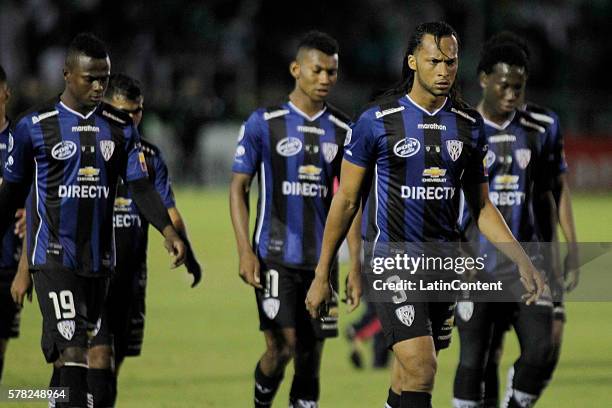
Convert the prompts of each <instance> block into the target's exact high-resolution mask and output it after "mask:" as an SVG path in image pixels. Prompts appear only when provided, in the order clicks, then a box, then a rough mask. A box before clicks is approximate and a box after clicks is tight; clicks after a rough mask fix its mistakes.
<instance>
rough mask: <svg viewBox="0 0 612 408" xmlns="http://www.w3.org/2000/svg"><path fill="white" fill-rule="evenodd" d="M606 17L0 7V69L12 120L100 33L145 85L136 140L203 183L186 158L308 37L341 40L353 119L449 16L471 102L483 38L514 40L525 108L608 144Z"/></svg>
mask: <svg viewBox="0 0 612 408" xmlns="http://www.w3.org/2000/svg"><path fill="white" fill-rule="evenodd" d="M610 17H612V3H610V2H607V1H605V0H598V1H597V0H595V1H593V0H588V1H587V0H573V1H563V0H544V1H537V2H524V1H520V0H495V1H486V0H477V1H468V0H459V1H448V2H447V1H439V2H435V1H423V2H418V1H417V2H414V1H407V0H403V1H402V0H369V1H365V0H363V1H362V0H359V1H346V0H339V1H333V2H331V1H327V2H324V1H311V2H304V3H295V2H287V1H279V0H205V1H187V0H150V1H143V0H135V1H129V2H125V1H119V0H0V63H1V64H2V65H3V66H4V68H5V69H6V71H7V73H8V75H9V82H10V84H11V86H12V88H13V95H14V97H13V101H12V103H11V106H10V108H9V111H10V112H11V113H12V114H13V116H14V115H16V114H17V113H18V112H20V111H22V110H24V109H27V108H28V107H29V106H31V105H33V104H34V103H36V102H37V101H39V100H41V98H46V97H49V96H52V95H54V94H56V93H58V92H59V91H60V90H61V89H62V87H63V79H62V75H61V74H62V71H61V68H62V65H63V58H64V52H65V49H66V46H67V45H68V44H69V42H70V40H71V39H72V37H73V36H74V35H75V34H76V33H78V32H80V31H92V32H94V33H95V34H97V35H98V36H99V37H100V38H102V39H103V40H104V41H106V42H107V44H108V45H109V48H110V51H111V60H112V70H113V71H114V72H120V71H122V72H126V73H128V74H130V75H132V76H134V77H136V78H139V79H140V80H141V81H142V83H143V85H144V86H143V88H144V92H145V121H144V124H143V126H144V129H145V130H144V133H145V134H150V135H152V136H153V137H156V138H165V139H168V140H169V141H168V144H167V145H169V146H172V147H173V152H174V153H175V154H171V155H170V158H169V162H170V165H171V167H176V168H177V170H176V172H175V173H176V178H178V179H179V180H181V181H185V182H194V183H199V182H202V181H203V179H202V178H201V177H199V176H197V175H198V174H201V171H200V170H201V165H202V164H201V163H200V160H199V159H198V157H199V156H198V155H197V154H194V152H195V151H197V150H198V148H199V146H200V144H201V141H200V139H201V138H202V137H203V136H202V135H205V134H207V132H206V129H207V127H210V126H211V125H212V124H216V123H219V122H239V121H241V120H243V119H244V118H245V117H246V116H247V115H248V113H249V112H250V111H251V110H253V109H254V108H255V107H257V106H258V105H265V104H271V103H275V102H277V101H279V99H282V98H283V97H284V96H285V95H286V94H287V93H288V91H289V90H290V88H291V86H292V81H291V78H290V77H289V74H288V63H289V61H290V59H291V57H292V56H293V53H294V48H295V44H296V42H297V39H298V37H299V36H300V34H302V33H303V32H305V31H307V30H309V29H312V28H317V29H320V30H323V31H327V32H328V33H330V34H331V35H332V36H334V37H336V38H337V40H338V41H339V43H340V46H341V55H340V77H339V83H338V85H337V87H336V90H335V92H334V95H333V98H332V101H334V102H336V104H337V105H338V106H340V107H341V108H343V109H344V110H346V111H347V112H348V113H352V114H354V113H356V112H357V111H358V110H359V108H360V106H362V105H363V104H365V103H366V102H367V101H368V98H369V97H370V95H371V94H372V92H373V91H375V90H376V89H380V88H383V87H386V86H388V85H390V84H392V83H393V82H394V81H395V80H396V79H397V78H398V77H399V73H400V68H401V58H402V55H403V53H404V47H405V46H406V43H407V38H408V35H409V33H410V32H411V31H412V29H413V28H414V26H415V25H416V24H418V23H419V22H422V21H427V20H446V21H447V22H449V23H450V24H451V25H453V26H454V27H455V29H456V30H457V31H458V32H459V34H460V37H461V43H462V46H461V63H460V67H461V68H460V69H461V72H460V74H459V78H460V80H459V82H460V84H461V87H462V89H463V93H464V95H465V97H466V99H467V100H468V101H471V102H475V101H476V100H477V98H478V95H479V93H480V90H479V88H478V83H477V81H476V75H475V69H476V62H477V60H478V55H479V52H480V46H481V45H482V43H483V41H484V40H485V39H486V38H487V37H488V36H490V35H491V34H493V33H495V32H497V31H500V30H504V29H506V30H512V31H514V32H516V33H517V34H520V35H522V36H523V37H525V39H526V40H527V41H528V44H529V46H530V48H531V50H532V52H531V54H532V56H531V63H532V67H531V75H530V78H529V94H528V98H529V99H531V100H533V101H535V102H537V103H540V104H543V105H546V106H549V107H551V108H553V109H555V110H556V111H558V112H559V114H560V116H561V118H562V122H563V126H564V128H565V129H566V131H567V132H569V133H572V134H578V135H593V134H594V135H607V134H610V131H609V128H610V125H612V104H611V103H609V102H610V91H611V88H612V83H611V82H610V81H607V73H608V71H607V65H606V64H605V61H606V60H607V56H608V55H609V54H610V53H611V52H612V42H611V41H606V39H607V38H608V34H607V29H606V25H607V23H608V21H609V18H610ZM162 144H163V143H162ZM179 157H180V158H181V159H180V160H181V163H180V166H173V163H174V164H176V163H177V162H178V160H179V159H178V158H179Z"/></svg>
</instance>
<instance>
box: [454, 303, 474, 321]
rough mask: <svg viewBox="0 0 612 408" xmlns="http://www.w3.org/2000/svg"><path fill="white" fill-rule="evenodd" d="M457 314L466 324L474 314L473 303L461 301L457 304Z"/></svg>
mask: <svg viewBox="0 0 612 408" xmlns="http://www.w3.org/2000/svg"><path fill="white" fill-rule="evenodd" d="M457 314H459V317H460V318H461V319H462V320H463V321H464V322H467V321H469V320H470V319H471V318H472V315H473V314H474V302H469V301H461V302H458V303H457Z"/></svg>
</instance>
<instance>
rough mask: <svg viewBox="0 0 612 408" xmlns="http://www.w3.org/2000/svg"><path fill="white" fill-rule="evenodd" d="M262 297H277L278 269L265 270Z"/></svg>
mask: <svg viewBox="0 0 612 408" xmlns="http://www.w3.org/2000/svg"><path fill="white" fill-rule="evenodd" d="M264 297H267V298H268V297H274V298H276V297H278V271H277V270H274V269H270V270H269V271H266V288H265V290H264Z"/></svg>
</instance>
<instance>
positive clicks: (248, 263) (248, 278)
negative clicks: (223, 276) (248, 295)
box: [238, 251, 263, 289]
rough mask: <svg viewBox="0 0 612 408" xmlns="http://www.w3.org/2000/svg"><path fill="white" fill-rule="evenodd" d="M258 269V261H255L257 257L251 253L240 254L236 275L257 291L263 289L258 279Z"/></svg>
mask: <svg viewBox="0 0 612 408" xmlns="http://www.w3.org/2000/svg"><path fill="white" fill-rule="evenodd" d="M260 268H261V266H260V264H259V259H257V255H255V254H254V253H253V251H246V252H245V253H242V254H240V264H239V265H238V274H239V275H240V278H241V279H242V280H243V281H244V282H245V283H248V284H249V285H251V286H253V287H254V288H257V289H263V286H261V281H260V278H259V272H260Z"/></svg>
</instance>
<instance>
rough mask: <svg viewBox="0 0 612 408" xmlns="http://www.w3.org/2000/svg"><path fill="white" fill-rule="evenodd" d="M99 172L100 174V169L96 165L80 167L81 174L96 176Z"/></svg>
mask: <svg viewBox="0 0 612 408" xmlns="http://www.w3.org/2000/svg"><path fill="white" fill-rule="evenodd" d="M98 174H100V169H97V168H95V167H91V166H87V167H82V168H80V169H79V176H85V177H94V176H97V175H98Z"/></svg>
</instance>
